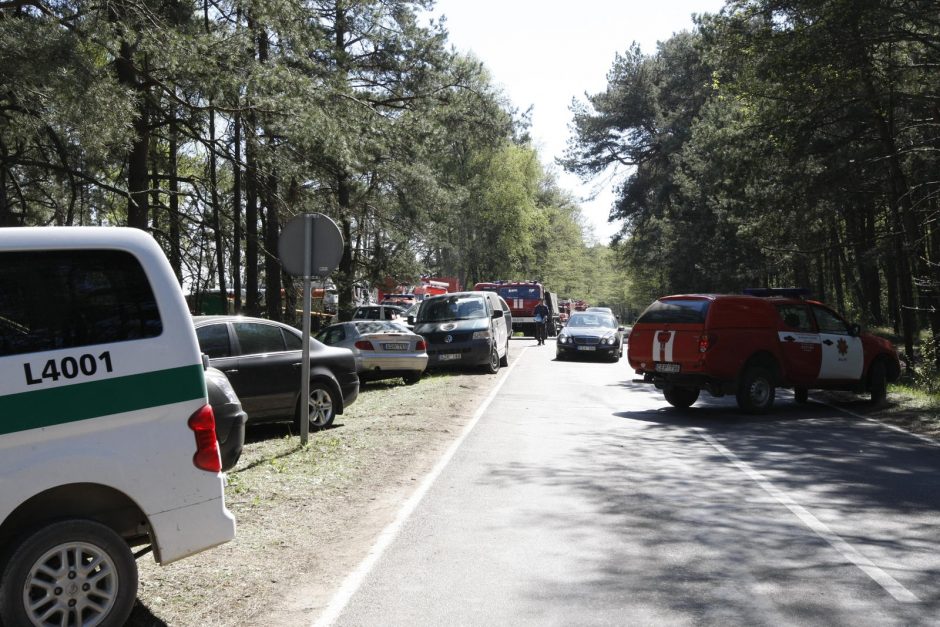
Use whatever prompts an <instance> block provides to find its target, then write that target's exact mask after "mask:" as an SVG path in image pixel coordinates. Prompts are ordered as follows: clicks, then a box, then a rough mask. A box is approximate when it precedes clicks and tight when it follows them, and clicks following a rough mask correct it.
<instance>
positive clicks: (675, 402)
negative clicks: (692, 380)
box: [663, 385, 699, 409]
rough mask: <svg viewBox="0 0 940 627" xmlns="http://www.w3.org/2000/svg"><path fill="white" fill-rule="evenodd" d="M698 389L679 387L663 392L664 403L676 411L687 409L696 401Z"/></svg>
mask: <svg viewBox="0 0 940 627" xmlns="http://www.w3.org/2000/svg"><path fill="white" fill-rule="evenodd" d="M698 395H699V389H698V388H687V387H682V386H679V385H676V386H673V387H671V388H666V389H665V390H663V396H665V397H666V402H667V403H669V404H670V405H672V406H673V407H677V408H678V409H688V408H689V407H691V406H692V405H694V404H695V401H697V400H698Z"/></svg>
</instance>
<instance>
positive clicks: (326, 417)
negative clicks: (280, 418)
mask: <svg viewBox="0 0 940 627" xmlns="http://www.w3.org/2000/svg"><path fill="white" fill-rule="evenodd" d="M360 385H361V383H360ZM300 417H301V405H300V400H299V399H298V401H297V415H296V416H295V417H294V424H295V425H296V426H297V427H298V428H299V427H300ZM334 418H336V400H335V399H334V398H333V390H332V389H331V388H330V386H329V385H328V384H327V383H326V382H324V381H311V382H310V431H317V430H319V429H326V428H327V427H329V426H330V425H331V424H333V419H334Z"/></svg>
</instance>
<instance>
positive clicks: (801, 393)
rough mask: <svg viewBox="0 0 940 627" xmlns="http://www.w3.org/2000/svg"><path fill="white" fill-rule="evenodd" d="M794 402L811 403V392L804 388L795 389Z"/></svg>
mask: <svg viewBox="0 0 940 627" xmlns="http://www.w3.org/2000/svg"><path fill="white" fill-rule="evenodd" d="M793 400H795V401H796V402H797V403H800V404H803V403H806V402H808V401H809V390H808V389H806V388H802V387H796V388H793Z"/></svg>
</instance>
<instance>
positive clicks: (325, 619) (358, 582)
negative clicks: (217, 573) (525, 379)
mask: <svg viewBox="0 0 940 627" xmlns="http://www.w3.org/2000/svg"><path fill="white" fill-rule="evenodd" d="M527 350H529V347H528V346H526V347H525V348H523V349H522V352H523V353H524V352H525V351H527ZM521 358H522V356H521V355H520V356H519V357H517V358H516V360H515V361H514V362H512V364H510V365H509V367H508V368H505V369H504V370H503V375H502V376H501V377H500V380H499V382H498V383H497V384H496V386H495V387H494V388H493V389H492V391H490V393H489V396H487V397H486V399H485V400H484V401H483V402H482V403H481V404H480V406H479V407H478V408H477V410H476V412H474V414H473V416H472V417H471V418H470V422H468V423H467V426H466V427H464V429H463V431H462V432H461V433H460V436H458V438H457V439H456V440H454V442H453V443H452V444H451V445H450V448H448V449H447V451H446V452H445V453H444V455H443V457H441V458H440V459H439V460H438V462H437V464H436V465H435V466H434V468H433V469H432V470H431V472H430V474H428V475H427V476H426V477H425V478H424V480H423V481H422V482H421V485H419V486H418V489H417V490H415V492H414V493H413V494H412V495H411V497H409V498H408V500H407V501H405V504H404V505H403V506H402V508H401V509H400V510H398V515H397V516H396V517H395V520H393V521H392V522H391V523H389V524H388V526H387V527H385V529H383V530H382V532H381V533H380V534H379V537H378V539H376V541H375V544H373V545H372V548H371V549H369V553H368V554H367V555H366V557H365V559H363V560H362V562H360V563H359V566H357V567H356V569H355V570H354V571H352V572H351V573H349V575H347V576H346V579H344V580H343V583H342V585H341V586H340V587H339V590H337V592H336V594H334V595H333V598H332V599H330V602H329V604H328V605H327V606H326V609H325V610H324V611H323V613H322V614H320V616H319V617H318V618H317V619H316V620H315V621H314V622H313V623H312V626H313V627H327V626H328V625H332V624H333V623H334V622H335V621H336V619H338V618H339V616H340V614H341V613H342V612H343V610H344V609H346V605H348V604H349V601H350V599H352V597H353V595H354V594H356V591H358V590H359V588H360V586H362V582H363V581H365V578H366V576H367V575H368V574H369V572H371V571H372V569H373V568H374V567H375V565H376V564H377V563H378V561H379V559H380V558H381V557H382V555H383V554H384V553H385V551H386V550H387V549H388V547H389V546H391V544H392V542H394V540H395V538H397V537H398V534H399V533H401V530H402V527H404V525H405V521H407V520H408V518H410V517H411V515H412V514H413V513H414V511H415V509H417V507H418V504H419V503H421V500H422V499H423V498H424V496H425V494H427V493H428V490H430V489H431V486H432V485H434V482H435V481H436V480H437V478H438V476H440V474H441V473H442V472H443V471H444V468H445V467H447V464H448V463H450V460H451V458H452V457H453V456H454V453H456V452H457V449H459V448H460V445H461V444H463V441H464V440H465V439H466V438H467V436H468V435H469V434H470V432H471V431H473V428H474V427H475V426H476V424H477V423H478V422H479V421H480V418H481V417H482V416H483V414H484V413H485V412H486V410H487V409H488V408H489V406H490V404H491V403H492V402H493V399H494V398H496V395H497V394H499V391H500V389H502V387H503V384H504V383H506V380H507V379H509V375H510V373H512V370H513V369H514V368H515V367H516V364H518V363H519V361H520V360H521Z"/></svg>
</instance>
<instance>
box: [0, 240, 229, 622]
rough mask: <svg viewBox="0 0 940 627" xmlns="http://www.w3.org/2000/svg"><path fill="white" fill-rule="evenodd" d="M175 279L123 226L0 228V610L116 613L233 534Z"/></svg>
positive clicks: (14, 616) (83, 616)
mask: <svg viewBox="0 0 940 627" xmlns="http://www.w3.org/2000/svg"><path fill="white" fill-rule="evenodd" d="M203 370H204V366H203V361H202V356H201V354H200V351H199V348H198V344H197V343H196V333H195V330H194V328H193V324H192V320H191V318H190V316H189V312H188V310H187V308H186V303H185V301H184V299H183V295H182V292H181V291H180V287H179V285H178V283H177V282H176V279H175V277H174V275H173V272H172V270H171V268H170V265H169V263H168V262H167V260H166V257H165V256H164V255H163V253H162V251H161V250H160V248H159V247H158V246H157V244H156V242H154V240H153V239H152V238H151V237H150V236H149V235H147V234H146V233H144V232H142V231H139V230H137V229H125V228H102V227H74V228H66V227H44V228H33V227H24V228H3V229H0V622H2V623H3V624H5V625H8V626H10V627H12V626H14V625H17V626H19V625H30V624H33V625H46V624H56V625H60V624H61V625H98V624H103V625H121V624H123V623H124V621H125V620H126V618H127V616H128V615H129V614H130V612H131V609H132V608H133V605H134V600H135V598H136V596H137V565H136V562H135V560H136V558H137V557H140V556H141V555H144V554H146V553H147V552H150V551H152V553H153V557H154V559H155V560H156V561H157V562H158V563H160V564H166V563H168V562H172V561H174V560H178V559H180V558H183V557H186V556H188V555H192V554H193V553H196V552H199V551H202V550H204V549H208V548H210V547H213V546H216V545H218V544H221V543H223V542H226V541H228V540H231V539H232V538H233V537H234V536H235V520H234V518H233V516H232V515H231V513H230V512H229V511H228V509H226V507H225V500H224V492H223V482H224V477H223V475H222V473H221V472H220V469H221V462H220V459H219V450H218V444H217V442H216V435H215V423H214V417H213V414H212V409H211V407H210V406H209V405H208V403H207V400H206V386H205V379H204V372H203Z"/></svg>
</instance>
